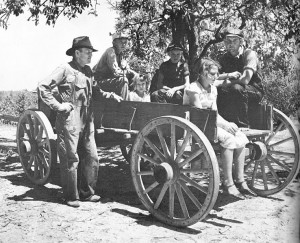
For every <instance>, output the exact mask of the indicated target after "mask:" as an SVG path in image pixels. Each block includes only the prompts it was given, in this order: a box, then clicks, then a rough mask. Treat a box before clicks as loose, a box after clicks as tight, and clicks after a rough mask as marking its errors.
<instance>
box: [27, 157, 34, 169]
mask: <svg viewBox="0 0 300 243" xmlns="http://www.w3.org/2000/svg"><path fill="white" fill-rule="evenodd" d="M33 161H34V156H33V155H30V159H29V162H28V164H27V170H31V166H32V164H33Z"/></svg>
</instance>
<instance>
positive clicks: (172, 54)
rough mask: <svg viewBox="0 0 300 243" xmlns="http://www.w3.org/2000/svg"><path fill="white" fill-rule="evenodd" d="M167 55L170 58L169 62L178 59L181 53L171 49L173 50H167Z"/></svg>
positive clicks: (175, 61)
mask: <svg viewBox="0 0 300 243" xmlns="http://www.w3.org/2000/svg"><path fill="white" fill-rule="evenodd" d="M168 54H169V56H170V59H171V62H173V63H177V62H179V61H180V58H181V55H182V51H179V50H173V51H169V53H168Z"/></svg>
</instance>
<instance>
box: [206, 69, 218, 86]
mask: <svg viewBox="0 0 300 243" xmlns="http://www.w3.org/2000/svg"><path fill="white" fill-rule="evenodd" d="M218 77H219V69H218V67H216V66H212V67H211V68H210V69H209V70H208V72H207V75H206V81H207V83H208V84H213V83H214V82H215V81H216V79H217V78H218Z"/></svg>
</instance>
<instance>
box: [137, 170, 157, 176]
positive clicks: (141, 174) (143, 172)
mask: <svg viewBox="0 0 300 243" xmlns="http://www.w3.org/2000/svg"><path fill="white" fill-rule="evenodd" d="M153 174H154V173H153V171H152V170H147V171H139V172H137V175H139V176H144V175H147V176H148V175H152V176H153Z"/></svg>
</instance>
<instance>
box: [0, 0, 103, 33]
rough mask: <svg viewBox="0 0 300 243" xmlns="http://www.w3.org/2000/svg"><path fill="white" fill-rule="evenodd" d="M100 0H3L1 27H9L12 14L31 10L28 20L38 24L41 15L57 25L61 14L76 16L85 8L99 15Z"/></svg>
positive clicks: (47, 21)
mask: <svg viewBox="0 0 300 243" xmlns="http://www.w3.org/2000/svg"><path fill="white" fill-rule="evenodd" d="M97 5H99V3H98V0H3V3H0V27H3V28H7V23H8V20H9V17H10V16H11V15H15V16H19V15H20V14H23V13H24V12H25V11H28V12H29V18H28V20H33V21H34V22H35V24H36V25H37V24H38V23H39V20H40V16H45V17H46V24H48V25H51V24H52V25H55V22H56V20H57V19H58V17H59V16H61V15H63V16H66V17H68V18H69V19H71V18H75V17H76V16H77V15H78V14H81V13H82V12H83V11H84V10H89V13H91V14H95V15H97Z"/></svg>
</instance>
